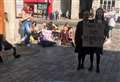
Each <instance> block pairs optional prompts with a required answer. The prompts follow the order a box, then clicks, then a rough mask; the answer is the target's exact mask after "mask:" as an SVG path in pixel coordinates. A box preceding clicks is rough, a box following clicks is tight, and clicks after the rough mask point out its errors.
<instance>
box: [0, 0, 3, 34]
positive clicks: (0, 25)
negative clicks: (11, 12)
mask: <svg viewBox="0 0 120 82" xmlns="http://www.w3.org/2000/svg"><path fill="white" fill-rule="evenodd" d="M3 3H4V2H3V0H0V34H4V4H3Z"/></svg>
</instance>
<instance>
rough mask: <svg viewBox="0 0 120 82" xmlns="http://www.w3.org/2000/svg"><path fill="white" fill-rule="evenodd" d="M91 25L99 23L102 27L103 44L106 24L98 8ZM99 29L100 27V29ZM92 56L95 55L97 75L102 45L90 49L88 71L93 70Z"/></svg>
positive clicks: (101, 11) (102, 13)
mask: <svg viewBox="0 0 120 82" xmlns="http://www.w3.org/2000/svg"><path fill="white" fill-rule="evenodd" d="M92 22H93V23H99V24H103V25H104V29H103V30H104V34H103V35H104V37H103V38H102V40H103V43H104V41H105V36H106V35H105V34H106V27H107V22H106V21H105V20H104V11H103V9H102V8H98V9H97V10H96V16H95V19H94V20H93V21H92ZM100 28H101V27H100ZM94 54H96V72H97V73H99V72H100V67H99V64H100V56H101V55H102V54H103V44H102V46H101V47H92V48H91V53H90V67H89V69H88V70H89V71H92V70H93V59H94Z"/></svg>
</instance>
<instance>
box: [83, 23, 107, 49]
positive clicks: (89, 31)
mask: <svg viewBox="0 0 120 82" xmlns="http://www.w3.org/2000/svg"><path fill="white" fill-rule="evenodd" d="M104 28H105V27H104V25H103V24H99V23H84V24H83V35H82V40H83V43H82V45H83V46H84V47H102V46H103V42H104Z"/></svg>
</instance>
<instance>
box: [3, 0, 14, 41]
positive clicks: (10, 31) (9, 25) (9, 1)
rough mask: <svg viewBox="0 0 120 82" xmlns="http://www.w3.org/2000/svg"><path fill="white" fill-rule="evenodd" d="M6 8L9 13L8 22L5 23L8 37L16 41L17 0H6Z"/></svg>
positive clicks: (9, 39)
mask: <svg viewBox="0 0 120 82" xmlns="http://www.w3.org/2000/svg"><path fill="white" fill-rule="evenodd" d="M4 8H5V9H4V11H5V12H7V14H8V22H7V21H6V23H5V31H6V39H7V40H8V41H9V42H11V43H14V42H15V36H16V34H15V33H16V27H15V23H16V18H15V0H4Z"/></svg>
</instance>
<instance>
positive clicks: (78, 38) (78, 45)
mask: <svg viewBox="0 0 120 82" xmlns="http://www.w3.org/2000/svg"><path fill="white" fill-rule="evenodd" d="M88 18H89V11H84V12H83V20H82V21H80V22H78V24H77V27H76V31H75V52H76V53H78V67H77V70H80V69H83V68H84V59H85V55H86V54H89V53H88V52H89V47H84V46H83V45H82V44H83V40H82V37H83V36H82V35H83V28H84V27H83V26H84V24H87V23H90V20H89V19H88Z"/></svg>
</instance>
